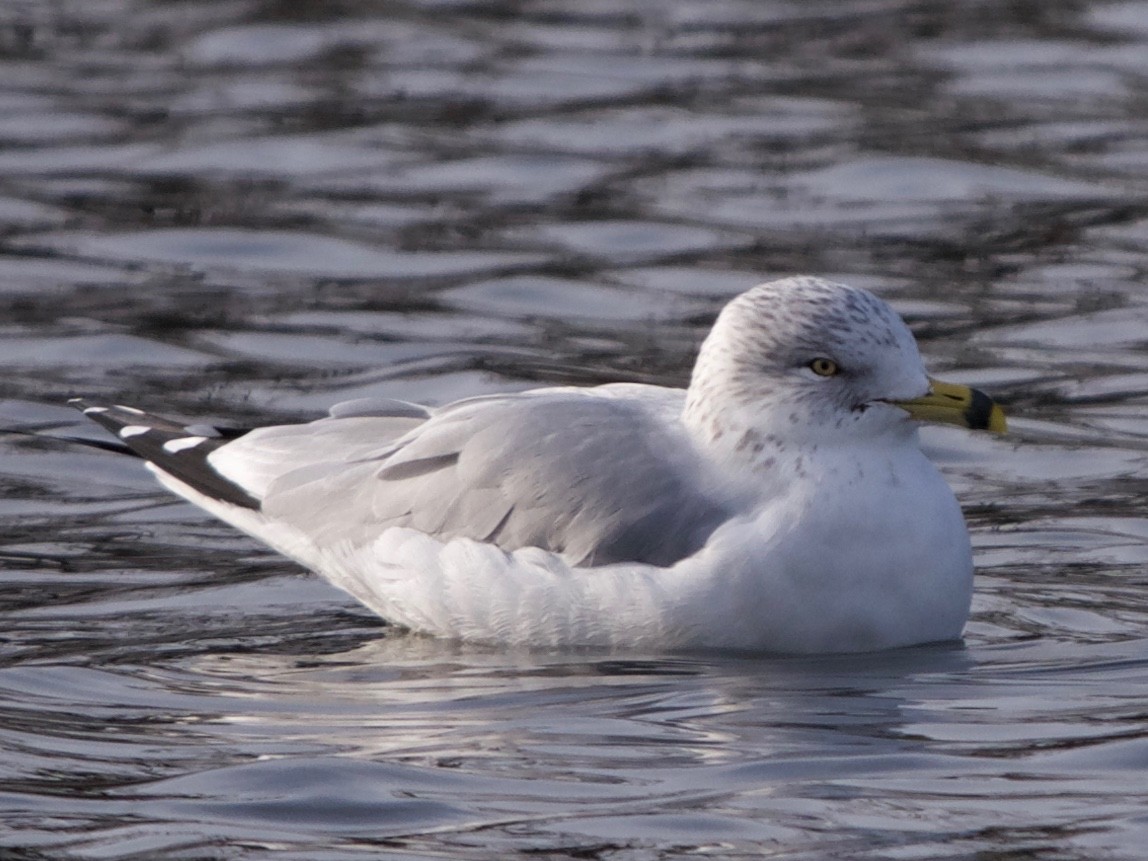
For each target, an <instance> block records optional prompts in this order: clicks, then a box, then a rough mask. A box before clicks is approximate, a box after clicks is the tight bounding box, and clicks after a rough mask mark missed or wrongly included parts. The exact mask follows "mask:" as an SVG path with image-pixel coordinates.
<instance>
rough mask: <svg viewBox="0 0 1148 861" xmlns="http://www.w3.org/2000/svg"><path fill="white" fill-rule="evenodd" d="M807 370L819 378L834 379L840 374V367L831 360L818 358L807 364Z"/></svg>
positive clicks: (822, 357)
mask: <svg viewBox="0 0 1148 861" xmlns="http://www.w3.org/2000/svg"><path fill="white" fill-rule="evenodd" d="M809 370H811V371H813V373H815V374H817V376H819V377H835V376H837V375H838V374H840V373H841V366H840V365H838V364H837V363H836V362H835V361H833V360H832V359H826V358H825V357H824V356H820V357H818V358H816V359H814V360H813V361H812V362H810V363H809Z"/></svg>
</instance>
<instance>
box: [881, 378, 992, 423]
mask: <svg viewBox="0 0 1148 861" xmlns="http://www.w3.org/2000/svg"><path fill="white" fill-rule="evenodd" d="M893 403H894V404H895V405H896V406H899V407H900V408H901V409H903V410H905V411H906V412H907V413H909V415H911V416H912V417H913V418H915V419H917V420H918V421H923V422H942V423H944V424H950V425H960V426H961V427H966V428H972V429H973V430H989V431H992V432H993V433H1005V432H1006V431H1007V430H1008V422H1007V421H1005V414H1004V410H1002V409H1001V408H1000V406H999V405H998V404H997V403H996V402H995V401H994V400H993V399H992V398H990V397H989V396H988V395H986V394H985V393H984V392H982V391H980V390H979V389H971V388H969V387H968V386H959V385H956V384H955V383H946V382H942V381H941V380H934V379H932V378H931V377H930V378H929V393H928V394H927V395H925V396H924V397H921V398H913V399H912V400H908V401H893Z"/></svg>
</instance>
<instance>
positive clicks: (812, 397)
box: [686, 277, 1004, 444]
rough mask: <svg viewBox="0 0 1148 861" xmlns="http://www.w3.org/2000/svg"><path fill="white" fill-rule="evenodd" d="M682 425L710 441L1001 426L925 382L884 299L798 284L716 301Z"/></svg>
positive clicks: (964, 391)
mask: <svg viewBox="0 0 1148 861" xmlns="http://www.w3.org/2000/svg"><path fill="white" fill-rule="evenodd" d="M686 419H687V422H688V423H690V424H691V425H692V426H693V427H694V428H695V429H696V430H697V431H699V432H701V433H702V434H704V435H706V436H707V437H709V438H711V439H713V438H716V437H721V436H724V435H725V434H732V435H734V436H738V435H741V436H742V437H745V436H746V434H747V433H748V434H749V437H748V439H749V442H748V443H747V444H754V440H756V441H758V442H760V440H762V439H771V440H774V441H793V442H797V443H801V444H821V443H832V442H833V441H834V440H837V439H841V440H846V439H847V440H849V441H851V442H856V441H858V440H859V439H861V438H864V437H878V436H882V435H888V434H911V433H912V432H913V429H914V427H915V425H914V422H913V420H914V419H917V420H929V421H941V422H949V423H952V424H961V425H964V426H966V427H976V428H983V429H991V430H996V431H1003V430H1004V417H1003V413H1001V411H1000V408H999V407H997V406H996V405H995V404H993V403H992V401H991V400H989V399H988V398H987V397H986V396H985V395H983V394H981V393H980V392H976V391H974V390H972V389H968V388H967V387H963V386H954V385H951V384H947V383H941V382H939V381H936V380H931V379H930V378H929V377H928V376H927V375H926V373H925V367H924V363H923V362H922V361H921V354H920V352H919V351H918V350H917V342H916V340H915V339H914V338H913V334H912V332H910V331H909V328H908V326H906V325H905V323H904V321H903V320H902V319H901V318H900V316H898V315H897V313H896V312H895V311H894V310H893V309H892V308H890V307H889V305H888V304H887V303H885V302H884V301H883V300H881V299H879V298H878V297H877V296H875V295H873V294H872V293H870V292H869V291H868V290H863V289H861V288H858V287H849V286H847V285H845V284H837V283H834V282H831V281H825V280H823V279H820V278H810V277H798V278H786V279H783V280H781V281H772V282H770V283H767V284H761V285H759V286H757V287H754V288H753V289H751V290H749V291H747V292H745V293H743V294H742V295H740V296H738V297H737V298H736V299H734V300H733V301H731V302H730V303H729V304H728V305H726V307H725V308H724V309H723V310H722V312H721V314H720V315H719V316H718V319H717V322H716V323H714V327H713V330H712V331H711V332H710V334H709V336H708V337H707V338H706V340H705V342H704V343H703V344H702V348H701V351H700V352H699V354H698V359H697V364H696V365H695V366H694V373H693V377H692V379H691V381H690V387H689V393H688V397H687V404H686Z"/></svg>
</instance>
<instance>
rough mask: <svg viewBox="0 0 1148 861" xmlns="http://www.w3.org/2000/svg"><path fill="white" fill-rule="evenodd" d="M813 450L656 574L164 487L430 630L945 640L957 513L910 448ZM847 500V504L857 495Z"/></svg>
mask: <svg viewBox="0 0 1148 861" xmlns="http://www.w3.org/2000/svg"><path fill="white" fill-rule="evenodd" d="M856 463H857V461H856V460H855V459H854V458H853V457H852V456H850V457H849V458H848V459H845V458H844V455H843V458H842V460H841V461H840V462H835V461H834V459H833V458H831V457H830V458H826V459H824V462H823V463H822V464H821V466H820V467H819V470H820V472H819V474H818V475H814V476H811V477H807V479H810V478H811V479H812V480H806V481H803V482H801V483H800V485H799V486H800V488H801V493H802V494H803V495H802V496H800V497H799V496H796V495H795V492H793V491H791V492H788V493H781V494H773V495H771V497H770V499H769V501H768V503H763V504H762V505H761V506H760V507H759V508H757V509H754V510H753V513H752V514H751V515H749V516H746V517H743V518H739V519H736V520H732V521H730V522H728V523H727V524H725V525H724V526H722V527H721V528H720V529H719V530H718V531H717V532H715V533H714V534H713V536H712V537H711V538H710V540H709V542H708V543H707V544H706V546H705V547H704V548H703V549H702V550H701V551H699V552H698V553H696V554H695V555H693V556H692V557H690V558H687V559H684V560H682V561H681V562H679V563H677V564H676V565H673V566H672V567H668V568H658V567H654V566H650V565H640V564H617V565H609V566H603V567H596V568H578V567H571V566H569V565H567V564H566V563H565V562H564V561H563V560H562V559H561V558H560V557H559V556H557V555H555V554H553V553H548V552H545V551H542V550H539V549H537V548H526V549H522V550H517V551H514V552H511V553H507V552H504V551H502V550H500V549H498V548H497V547H493V546H490V545H486V544H481V543H479V542H476V541H472V540H468V539H457V540H452V541H447V542H442V541H439V540H437V539H436V538H434V537H431V536H428V535H425V534H422V533H419V532H416V531H414V530H411V529H405V528H391V529H384V530H383V531H382V532H380V533H379V534H377V535H374V536H370V537H369V538H368V539H366V540H364V541H363V542H362V543H360V544H358V545H354V546H351V545H346V546H317V545H316V544H314V543H313V542H312V541H311V540H310V539H309V538H308V536H307V535H306V534H305V533H304V532H303V531H302V530H298V529H295V528H292V527H288V526H285V525H283V524H281V523H275V522H271V521H269V520H268V519H266V518H265V517H264V516H263V515H262V514H260V513H259V512H256V511H252V510H249V509H244V508H239V507H236V506H233V505H230V504H228V503H221V502H219V501H217V500H213V499H209V498H207V497H205V496H204V495H202V494H200V493H198V492H197V491H195V490H193V489H192V488H190V487H189V486H187V485H186V484H184V483H182V482H180V481H178V480H177V479H174V478H172V477H171V476H169V475H166V474H164V473H162V472H160V471H159V470H156V469H155V468H154V467H153V471H155V472H156V474H157V475H158V477H159V479H160V481H161V482H162V483H163V484H164V485H165V486H167V487H168V488H169V489H171V490H172V491H174V492H175V493H177V494H179V495H180V496H183V497H185V498H186V499H188V500H189V501H191V502H193V503H195V504H196V505H198V506H200V507H201V508H204V509H206V510H207V511H209V512H211V513H212V514H215V515H216V516H218V517H219V518H221V519H223V520H225V521H227V522H228V523H231V524H232V525H234V526H236V527H237V528H239V529H241V530H243V531H244V532H247V533H248V534H250V535H252V536H254V537H255V538H257V539H259V540H261V541H263V542H265V543H266V544H269V545H270V546H271V547H273V548H275V549H276V550H278V551H280V552H281V553H283V554H285V555H287V556H289V557H291V558H292V559H295V560H297V561H298V562H300V563H301V564H303V565H305V566H306V567H308V568H310V569H311V570H313V571H315V572H317V573H319V574H321V575H322V576H324V577H325V578H326V579H328V580H329V581H330V582H332V583H333V584H334V585H336V586H338V587H340V588H342V589H344V590H346V591H347V592H349V593H350V594H351V595H353V596H354V597H355V598H357V599H358V600H359V601H361V602H362V603H363V604H365V605H366V606H367V607H369V608H370V609H371V610H373V611H375V612H376V613H378V614H379V615H380V616H382V617H383V618H385V619H387V620H388V621H390V622H392V623H395V624H398V625H401V626H404V627H407V628H411V629H413V630H416V631H422V632H425V633H429V634H433V635H436V636H440V637H449V638H459V639H464V640H470V641H484V642H497V643H505V644H513V645H523V646H534V647H545V646H599V647H627V648H641V649H657V650H662V649H695V648H727V649H742V650H753V651H767V652H785V653H825V652H855V651H867V650H875V649H884V648H891V647H897V646H906V645H912V644H916V643H924V642H935V641H943V640H951V639H956V638H958V637H959V636H960V634H961V630H962V628H963V626H964V623H965V619H966V617H967V615H968V610H969V603H970V600H971V592H972V558H971V550H970V547H969V539H968V534H967V531H966V528H965V525H964V521H963V518H962V516H961V513H960V509H959V507H958V506H957V503H956V500H955V499H954V497H953V495H952V492H951V491H950V490H949V488H948V486H947V485H946V484H945V482H944V480H943V479H942V478H941V476H940V474H939V473H938V472H937V471H936V470H935V468H933V467H932V465H931V464H929V463H928V461H927V460H926V459H925V457H924V455H923V454H921V452H920V451H919V450H918V449H917V448H916V446H915V445H909V446H905V447H904V448H903V449H901V450H899V451H898V452H896V453H895V457H890V456H889V453H888V452H885V453H884V457H882V458H881V459H880V463H882V464H884V465H883V466H882V467H881V468H871V467H870V468H868V469H867V471H866V472H864V473H862V472H861V470H859V469H858V468H857V467H856ZM859 501H860V504H859Z"/></svg>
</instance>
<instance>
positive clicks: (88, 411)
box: [84, 407, 108, 416]
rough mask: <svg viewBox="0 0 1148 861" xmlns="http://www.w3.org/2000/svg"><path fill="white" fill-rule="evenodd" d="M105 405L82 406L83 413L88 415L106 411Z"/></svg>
mask: <svg viewBox="0 0 1148 861" xmlns="http://www.w3.org/2000/svg"><path fill="white" fill-rule="evenodd" d="M107 411H108V408H107V407H84V415H86V416H90V415H92V414H93V413H106V412H107Z"/></svg>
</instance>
